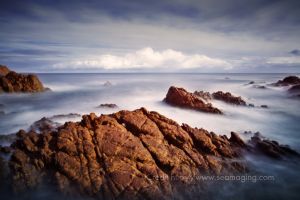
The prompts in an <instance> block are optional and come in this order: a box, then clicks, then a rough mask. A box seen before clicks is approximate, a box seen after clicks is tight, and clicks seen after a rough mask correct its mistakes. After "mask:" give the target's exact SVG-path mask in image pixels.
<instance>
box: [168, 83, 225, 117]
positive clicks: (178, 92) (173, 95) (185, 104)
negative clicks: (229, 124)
mask: <svg viewBox="0 0 300 200" xmlns="http://www.w3.org/2000/svg"><path fill="white" fill-rule="evenodd" d="M164 101H165V102H166V103H168V104H170V105H172V106H177V107H181V108H188V109H192V110H196V111H202V112H208V113H216V114H222V112H221V111H220V110H219V109H218V108H215V107H213V106H212V104H210V103H205V102H204V101H202V100H201V99H200V98H198V97H197V96H196V95H194V94H192V93H190V92H187V91H186V90H185V89H183V88H177V87H174V86H171V87H170V88H169V90H168V93H167V96H166V98H165V100H164Z"/></svg>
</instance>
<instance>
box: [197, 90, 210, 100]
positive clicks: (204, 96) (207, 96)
mask: <svg viewBox="0 0 300 200" xmlns="http://www.w3.org/2000/svg"><path fill="white" fill-rule="evenodd" d="M194 95H196V96H197V97H199V98H201V99H203V100H205V101H210V100H212V98H211V94H210V93H209V92H204V91H202V90H201V91H195V92H194Z"/></svg>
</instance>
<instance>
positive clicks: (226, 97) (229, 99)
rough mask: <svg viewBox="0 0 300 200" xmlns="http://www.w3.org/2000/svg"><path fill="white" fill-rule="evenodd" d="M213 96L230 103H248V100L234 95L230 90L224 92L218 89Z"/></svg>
mask: <svg viewBox="0 0 300 200" xmlns="http://www.w3.org/2000/svg"><path fill="white" fill-rule="evenodd" d="M212 96H213V98H214V99H217V100H221V101H224V102H226V103H229V104H235V105H243V106H245V105H246V102H245V101H244V100H243V99H242V98H241V97H236V96H233V95H232V94H231V93H230V92H226V93H224V92H222V91H218V92H215V93H212Z"/></svg>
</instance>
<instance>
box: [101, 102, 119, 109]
mask: <svg viewBox="0 0 300 200" xmlns="http://www.w3.org/2000/svg"><path fill="white" fill-rule="evenodd" d="M117 107H118V106H117V104H114V103H103V104H100V105H99V106H97V108H117Z"/></svg>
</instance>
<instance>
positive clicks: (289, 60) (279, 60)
mask: <svg viewBox="0 0 300 200" xmlns="http://www.w3.org/2000/svg"><path fill="white" fill-rule="evenodd" d="M267 63H268V64H300V57H296V56H295V57H293V56H289V57H271V58H269V59H268V60H267Z"/></svg>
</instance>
